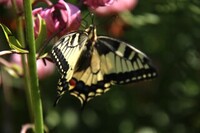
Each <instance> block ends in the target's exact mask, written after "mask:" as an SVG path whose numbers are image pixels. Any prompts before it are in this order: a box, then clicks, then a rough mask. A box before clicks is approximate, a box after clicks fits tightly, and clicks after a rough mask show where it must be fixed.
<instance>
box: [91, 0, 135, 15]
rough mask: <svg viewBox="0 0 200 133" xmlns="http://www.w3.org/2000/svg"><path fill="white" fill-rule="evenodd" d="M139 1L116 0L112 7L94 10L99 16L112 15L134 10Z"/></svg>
mask: <svg viewBox="0 0 200 133" xmlns="http://www.w3.org/2000/svg"><path fill="white" fill-rule="evenodd" d="M137 2H138V0H116V1H114V3H113V4H111V5H110V6H104V7H98V8H96V9H94V12H96V13H97V14H99V15H110V14H115V13H119V12H123V11H127V10H131V9H133V8H134V7H135V6H136V5H137Z"/></svg>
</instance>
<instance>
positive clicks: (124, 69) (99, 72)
mask: <svg viewBox="0 0 200 133" xmlns="http://www.w3.org/2000/svg"><path fill="white" fill-rule="evenodd" d="M83 53H84V54H83V56H81V57H82V58H81V59H80V60H79V62H84V63H78V64H80V65H79V66H78V69H77V70H76V71H75V72H74V74H73V78H72V80H71V84H70V89H69V90H70V94H71V95H74V96H76V97H77V98H79V100H80V101H81V103H82V105H84V104H85V103H86V102H87V101H89V100H90V99H92V98H93V97H95V96H99V95H101V94H103V93H105V92H106V91H107V90H109V88H110V85H112V84H124V83H130V82H137V81H140V80H145V79H150V78H153V77H155V76H156V75H157V73H156V70H155V69H154V68H153V67H152V65H151V63H150V60H149V58H148V57H147V56H146V55H145V54H144V53H142V52H141V51H139V50H137V49H136V48H134V47H133V46H131V45H129V44H127V43H125V42H122V41H119V40H117V39H114V38H110V37H106V36H99V37H98V39H97V41H96V43H95V45H94V47H93V48H91V49H87V50H85V51H84V52H83ZM81 64H82V65H81ZM83 64H84V65H83Z"/></svg>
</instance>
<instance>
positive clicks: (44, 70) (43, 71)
mask: <svg viewBox="0 0 200 133" xmlns="http://www.w3.org/2000/svg"><path fill="white" fill-rule="evenodd" d="M45 61H46V65H45V64H44V62H43V61H42V59H39V60H37V73H38V77H39V79H44V78H45V77H48V76H49V75H51V74H52V73H53V72H54V69H55V65H54V64H53V63H52V62H49V61H47V60H45ZM11 62H12V63H15V64H17V65H20V66H22V61H21V56H20V55H19V54H12V56H11Z"/></svg>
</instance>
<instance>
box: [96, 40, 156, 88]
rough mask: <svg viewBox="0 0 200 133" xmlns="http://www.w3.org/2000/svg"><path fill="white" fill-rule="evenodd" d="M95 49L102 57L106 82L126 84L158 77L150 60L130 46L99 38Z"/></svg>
mask: <svg viewBox="0 0 200 133" xmlns="http://www.w3.org/2000/svg"><path fill="white" fill-rule="evenodd" d="M95 47H96V49H97V50H98V53H99V55H100V57H101V62H102V63H101V68H102V71H103V72H104V80H105V82H111V83H112V84H124V83H130V82H137V81H140V80H145V79H151V78H154V77H156V76H157V72H156V70H155V68H154V67H153V66H152V64H151V62H150V59H149V58H148V57H147V56H146V55H145V54H144V53H142V52H141V51H139V50H137V49H136V48H134V47H133V46H131V45H130V44H127V43H125V42H122V41H119V40H117V39H114V38H110V37H106V36H99V37H98V41H97V43H96V45H95Z"/></svg>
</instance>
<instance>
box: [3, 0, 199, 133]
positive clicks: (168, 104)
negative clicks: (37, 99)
mask: <svg viewBox="0 0 200 133" xmlns="http://www.w3.org/2000/svg"><path fill="white" fill-rule="evenodd" d="M1 10H3V9H1ZM121 16H122V17H123V16H124V15H123V14H121ZM108 18H110V17H108ZM108 18H105V17H104V19H105V20H107V19H108ZM126 19H128V20H129V19H133V23H132V22H130V21H128V22H129V25H126V26H123V28H122V31H123V33H122V34H121V35H120V36H119V37H118V38H120V39H121V40H124V41H126V42H130V43H131V44H133V46H135V47H136V48H138V49H140V50H141V51H143V52H144V53H146V54H147V55H148V56H149V57H150V58H151V59H152V62H153V64H154V65H155V66H156V68H157V70H158V74H159V76H158V77H157V78H156V79H153V80H150V81H145V82H139V83H137V84H128V85H123V86H113V87H112V89H111V90H110V91H109V92H107V93H106V94H104V95H102V96H101V97H96V98H95V99H94V100H92V101H90V102H89V103H88V104H87V105H86V107H85V108H84V110H82V111H81V108H80V107H81V106H80V103H79V101H78V100H77V99H76V98H74V97H73V96H70V95H69V93H66V94H65V95H64V97H63V98H62V99H61V101H60V103H59V104H58V105H57V107H53V102H54V100H55V97H56V85H57V80H58V77H59V74H58V72H57V71H55V73H54V75H52V76H49V77H47V78H46V79H43V80H41V81H40V88H41V96H42V103H43V110H44V120H45V125H46V126H47V128H48V129H49V132H52V133H80V132H81V133H188V132H190V133H198V132H200V53H199V51H200V44H199V42H200V1H199V0H162V1H160V0H148V1H139V2H138V5H137V6H136V8H135V9H134V10H133V11H132V16H131V15H130V16H127V17H125V19H124V21H126ZM114 21H115V19H113V20H112V19H111V23H113V22H114ZM96 22H97V23H98V25H99V26H98V30H99V32H98V34H101V33H102V34H109V31H107V30H106V29H108V28H107V27H108V26H109V24H110V22H108V21H107V22H106V24H105V25H104V24H102V23H103V22H105V21H104V20H102V18H100V17H96ZM107 23H108V24H107ZM101 24H102V25H101ZM118 28H119V27H118ZM109 35H110V36H112V34H109ZM0 45H2V44H0ZM1 74H2V75H3V76H2V78H3V79H4V81H5V80H12V85H10V87H8V88H10V89H9V90H4V91H3V87H2V86H1V89H0V104H1V109H0V125H1V130H2V131H0V132H5V131H9V130H10V131H9V132H11V133H12V132H13V133H15V132H16V133H17V132H20V129H21V127H22V125H23V124H26V123H30V121H31V120H30V117H29V113H28V112H29V111H28V106H27V102H26V96H25V92H24V88H23V80H22V79H15V78H12V77H10V76H9V75H8V74H6V73H1ZM5 99H7V100H5ZM5 101H8V102H7V103H6V102H5ZM8 129H9V130H8Z"/></svg>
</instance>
